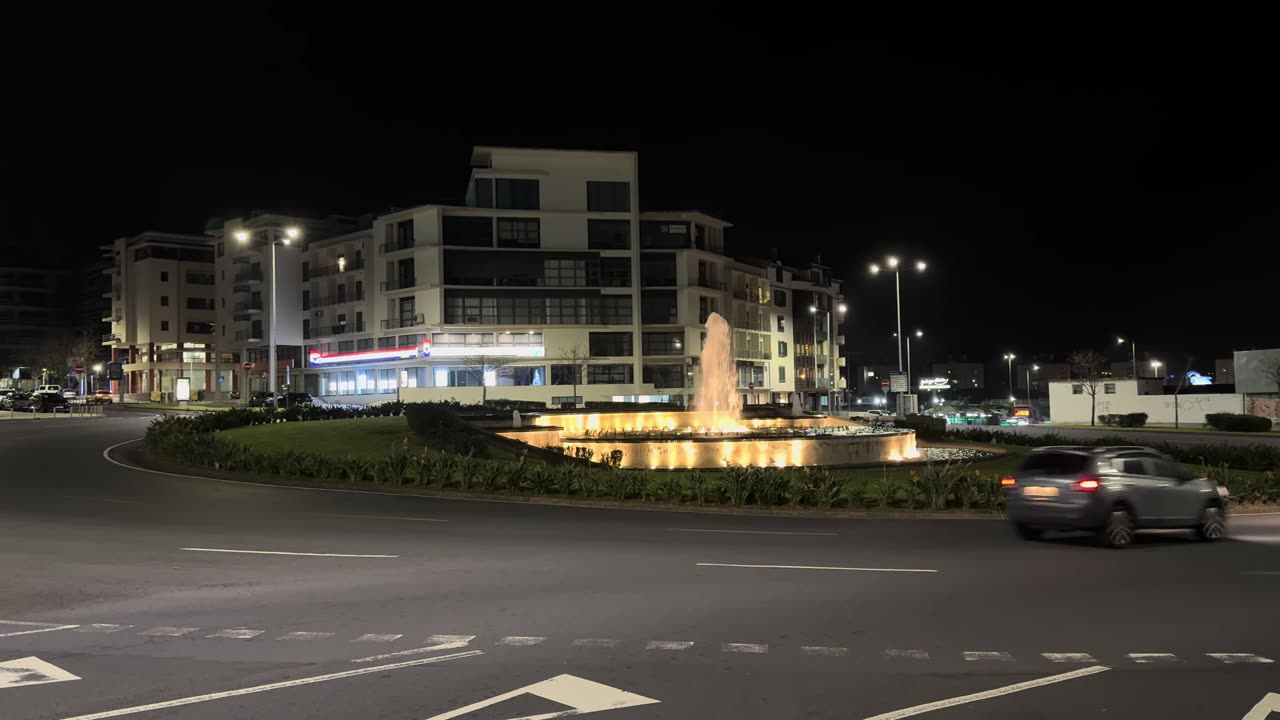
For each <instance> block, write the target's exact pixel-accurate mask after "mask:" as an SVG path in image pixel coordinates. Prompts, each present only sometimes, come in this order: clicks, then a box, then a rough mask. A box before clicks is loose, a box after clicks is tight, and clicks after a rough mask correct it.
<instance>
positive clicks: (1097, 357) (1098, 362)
mask: <svg viewBox="0 0 1280 720" xmlns="http://www.w3.org/2000/svg"><path fill="white" fill-rule="evenodd" d="M1067 361H1068V362H1069V363H1071V379H1072V381H1073V382H1074V383H1075V384H1074V386H1073V388H1072V392H1074V391H1075V388H1076V387H1079V388H1081V389H1082V390H1083V392H1084V393H1085V394H1086V395H1088V396H1089V424H1090V425H1097V424H1098V423H1097V410H1098V388H1100V387H1102V368H1103V367H1105V366H1106V363H1107V359H1106V358H1105V357H1104V356H1103V355H1102V353H1100V352H1098V351H1096V350H1077V351H1076V352H1073V353H1071V357H1069V358H1067Z"/></svg>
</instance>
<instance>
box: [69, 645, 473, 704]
mask: <svg viewBox="0 0 1280 720" xmlns="http://www.w3.org/2000/svg"><path fill="white" fill-rule="evenodd" d="M483 654H484V651H483V650H469V651H467V652H461V653H454V654H452V655H441V656H439V657H430V658H419V659H417V660H406V661H405V662H399V663H392V664H390V665H374V666H372V667H364V668H359V669H356V670H345V671H343V672H337V673H330V674H328V675H315V676H313V677H308V678H299V679H297V680H285V681H284V682H277V683H271V684H269V685H257V686H254V687H248V688H240V689H239V690H226V691H223V692H216V693H209V694H207V695H194V696H192V697H186V698H180V699H178V700H168V701H165V702H158V703H152V704H150V705H137V706H135V707H128V708H120V709H119V710H107V711H106V712H100V713H93V714H91V715H77V716H75V717H69V718H64V720H104V719H105V718H113V717H120V716H121V715H134V714H136V713H143V712H151V711H153V710H167V709H169V708H174V707H181V706H183V705H194V704H195V703H202V702H208V701H210V700H221V699H223V698H229V697H237V696H240V695H252V694H254V693H260V692H267V691H269V690H280V689H282V688H290V687H298V686H300V685H313V684H315V683H322V682H327V681H329V680H341V679H342V678H349V677H356V676H358V675H368V674H370V673H379V672H390V671H391V670H399V669H400V668H407V667H415V666H417V665H427V664H430V663H438V662H443V661H445V660H457V659H460V658H465V657H472V656H475V655H483Z"/></svg>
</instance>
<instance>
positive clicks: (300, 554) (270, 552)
mask: <svg viewBox="0 0 1280 720" xmlns="http://www.w3.org/2000/svg"><path fill="white" fill-rule="evenodd" d="M180 549H182V550H187V551H189V552H208V553H236V554H241V555H295V556H298V557H335V558H398V557H400V556H399V555H352V554H348V553H311V552H285V551H283V550H235V549H231V548H196V547H184V548H180Z"/></svg>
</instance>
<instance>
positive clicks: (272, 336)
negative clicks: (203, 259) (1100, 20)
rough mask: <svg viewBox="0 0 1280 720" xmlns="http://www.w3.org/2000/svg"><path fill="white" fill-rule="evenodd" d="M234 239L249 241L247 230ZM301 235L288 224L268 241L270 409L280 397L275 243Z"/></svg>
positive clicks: (276, 404)
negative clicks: (277, 370) (277, 363)
mask: <svg viewBox="0 0 1280 720" xmlns="http://www.w3.org/2000/svg"><path fill="white" fill-rule="evenodd" d="M235 237H236V241H237V242H240V243H241V244H244V243H247V242H249V239H250V235H249V232H248V231H247V230H237V231H236V233H235ZM300 237H302V231H301V230H299V229H298V228H297V227H294V226H290V227H287V228H285V229H284V237H282V238H280V239H278V240H277V239H274V238H272V239H271V240H269V241H268V243H269V245H270V246H271V296H270V300H271V311H270V313H269V314H268V316H267V392H269V393H271V409H272V410H279V409H280V397H279V394H278V393H277V392H276V245H288V244H289V243H291V242H293V241H294V240H297V239H298V238H300Z"/></svg>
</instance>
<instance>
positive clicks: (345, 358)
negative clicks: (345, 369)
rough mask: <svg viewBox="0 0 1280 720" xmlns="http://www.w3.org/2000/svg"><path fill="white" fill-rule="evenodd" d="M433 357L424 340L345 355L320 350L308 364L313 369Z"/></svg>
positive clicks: (309, 359)
mask: <svg viewBox="0 0 1280 720" xmlns="http://www.w3.org/2000/svg"><path fill="white" fill-rule="evenodd" d="M428 357H431V341H430V340H423V341H422V342H420V343H418V344H417V345H412V346H410V347H402V348H388V349H384V350H359V351H356V352H345V353H325V352H320V351H319V350H312V351H311V354H310V355H308V357H307V362H308V364H310V365H311V367H321V366H324V365H337V364H345V363H365V362H378V361H387V360H413V359H414V358H428Z"/></svg>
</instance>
